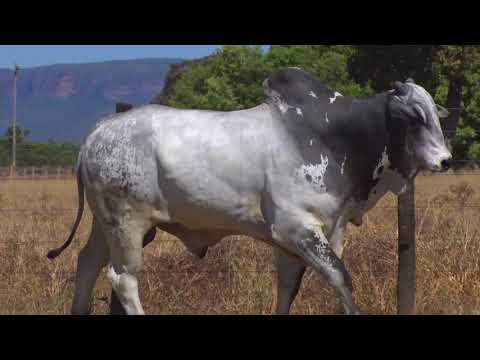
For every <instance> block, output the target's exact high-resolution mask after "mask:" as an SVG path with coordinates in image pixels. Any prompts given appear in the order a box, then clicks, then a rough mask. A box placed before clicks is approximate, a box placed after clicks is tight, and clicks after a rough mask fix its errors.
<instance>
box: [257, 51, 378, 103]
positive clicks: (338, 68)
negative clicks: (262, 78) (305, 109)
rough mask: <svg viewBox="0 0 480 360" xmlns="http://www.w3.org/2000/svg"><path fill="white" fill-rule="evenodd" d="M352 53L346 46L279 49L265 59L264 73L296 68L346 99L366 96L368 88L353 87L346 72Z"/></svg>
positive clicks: (354, 84) (369, 90)
mask: <svg viewBox="0 0 480 360" xmlns="http://www.w3.org/2000/svg"><path fill="white" fill-rule="evenodd" d="M354 52H355V50H354V49H353V48H352V47H351V46H348V45H329V46H327V45H279V46H272V48H271V50H270V52H269V53H268V54H267V55H266V63H267V69H268V72H269V73H271V72H273V71H275V70H277V69H279V68H282V67H287V66H297V67H300V68H302V69H304V70H305V71H308V72H310V73H312V74H314V75H316V76H317V77H318V78H319V79H320V81H322V82H323V83H325V84H326V85H328V86H330V87H331V88H332V89H334V90H336V91H339V92H340V93H342V94H343V95H346V96H357V97H361V96H368V95H371V94H372V93H373V91H372V89H371V87H370V84H369V83H368V82H366V84H365V86H362V85H360V84H358V83H356V82H355V81H354V80H353V79H352V77H351V76H350V74H349V72H348V61H349V59H350V57H351V56H352V55H353V53H354Z"/></svg>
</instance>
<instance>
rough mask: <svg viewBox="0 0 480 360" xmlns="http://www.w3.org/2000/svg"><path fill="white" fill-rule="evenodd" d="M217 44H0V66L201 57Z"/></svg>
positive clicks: (215, 47)
mask: <svg viewBox="0 0 480 360" xmlns="http://www.w3.org/2000/svg"><path fill="white" fill-rule="evenodd" d="M220 47H221V45H0V68H13V65H14V64H15V63H17V64H18V65H19V66H20V67H35V66H42V65H52V64H59V63H62V64H65V63H67V64H72V63H85V62H98V61H108V60H129V59H141V58H160V57H164V58H181V59H192V58H198V57H203V56H206V55H208V54H211V53H212V52H214V51H215V50H217V49H219V48H220Z"/></svg>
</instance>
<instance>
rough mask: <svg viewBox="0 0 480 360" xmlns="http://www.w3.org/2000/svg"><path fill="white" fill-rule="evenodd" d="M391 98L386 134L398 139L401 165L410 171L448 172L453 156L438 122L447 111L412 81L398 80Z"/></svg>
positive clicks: (446, 114)
mask: <svg viewBox="0 0 480 360" xmlns="http://www.w3.org/2000/svg"><path fill="white" fill-rule="evenodd" d="M390 96H391V99H390V103H389V110H390V116H391V121H390V124H389V126H390V129H389V132H390V135H391V138H393V137H396V139H397V140H396V141H397V145H398V146H399V151H400V152H401V153H402V154H399V158H401V159H402V162H404V163H405V162H408V165H407V166H406V167H407V168H409V169H415V170H431V171H446V170H448V169H449V167H450V160H451V158H452V154H451V153H450V151H449V150H448V148H447V146H446V144H445V138H444V136H443V132H442V128H441V126H440V120H439V119H441V118H446V117H448V115H449V113H448V111H447V110H446V109H445V108H443V107H442V106H440V105H437V104H435V102H434V100H433V99H432V97H431V96H430V94H429V93H428V92H427V91H426V90H425V89H424V88H423V87H421V86H419V85H417V84H415V83H414V81H413V80H411V79H409V80H407V81H406V82H405V83H401V82H399V81H397V82H396V83H395V88H394V90H392V91H391V92H390ZM404 165H405V164H404ZM404 167H405V166H404Z"/></svg>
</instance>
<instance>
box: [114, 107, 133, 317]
mask: <svg viewBox="0 0 480 360" xmlns="http://www.w3.org/2000/svg"><path fill="white" fill-rule="evenodd" d="M132 108H133V106H132V105H131V104H127V103H117V105H116V112H117V113H122V112H127V111H129V110H131V109H132ZM110 315H126V313H125V310H124V309H123V306H122V304H121V303H120V300H118V297H117V294H115V291H113V289H112V292H111V295H110Z"/></svg>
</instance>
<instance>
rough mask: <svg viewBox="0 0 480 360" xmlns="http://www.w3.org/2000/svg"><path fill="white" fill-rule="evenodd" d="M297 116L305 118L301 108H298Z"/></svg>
mask: <svg viewBox="0 0 480 360" xmlns="http://www.w3.org/2000/svg"><path fill="white" fill-rule="evenodd" d="M297 114H298V115H300V116H303V112H302V109H300V108H297Z"/></svg>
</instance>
